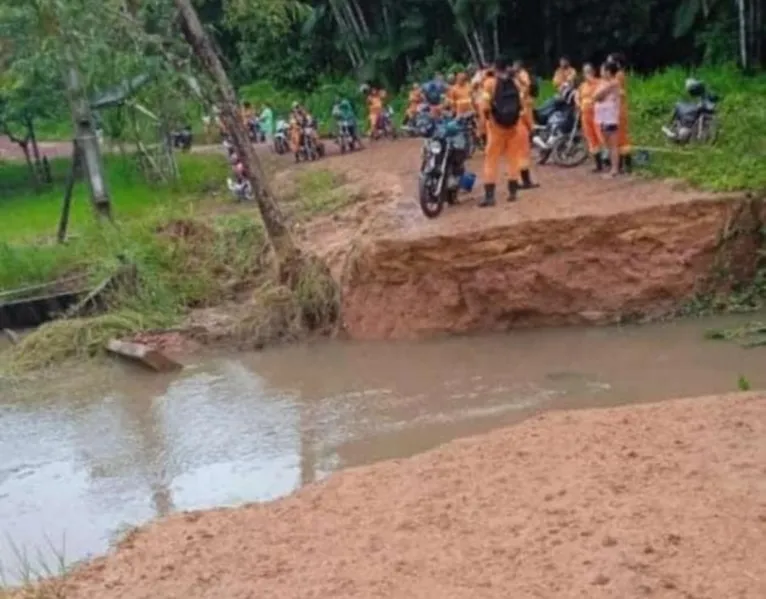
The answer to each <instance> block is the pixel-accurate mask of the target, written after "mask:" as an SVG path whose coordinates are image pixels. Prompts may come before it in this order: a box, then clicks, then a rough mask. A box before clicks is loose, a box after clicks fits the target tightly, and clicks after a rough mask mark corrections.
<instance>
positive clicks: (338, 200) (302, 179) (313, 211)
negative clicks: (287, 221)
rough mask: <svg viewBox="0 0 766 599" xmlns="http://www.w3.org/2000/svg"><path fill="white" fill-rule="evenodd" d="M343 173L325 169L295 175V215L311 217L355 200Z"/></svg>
mask: <svg viewBox="0 0 766 599" xmlns="http://www.w3.org/2000/svg"><path fill="white" fill-rule="evenodd" d="M345 183H346V181H345V179H344V178H343V176H342V175H340V174H338V173H335V172H332V171H330V170H325V169H310V170H304V171H301V172H299V173H297V174H296V175H295V188H294V191H293V194H292V195H293V200H294V201H293V209H294V211H295V212H294V216H296V217H298V218H310V217H313V216H319V215H321V214H329V213H332V212H336V211H338V210H340V209H342V208H345V207H346V206H348V205H349V204H351V203H352V202H353V201H354V197H353V196H352V194H351V193H349V190H348V189H347V188H346V187H344V184H345Z"/></svg>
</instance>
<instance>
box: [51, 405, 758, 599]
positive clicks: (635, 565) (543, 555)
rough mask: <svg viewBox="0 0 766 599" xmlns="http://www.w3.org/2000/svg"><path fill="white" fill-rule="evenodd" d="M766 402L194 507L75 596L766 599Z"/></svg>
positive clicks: (502, 446)
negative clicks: (261, 501)
mask: <svg viewBox="0 0 766 599" xmlns="http://www.w3.org/2000/svg"><path fill="white" fill-rule="evenodd" d="M765 464H766V398H763V397H756V396H742V395H740V396H735V397H729V398H721V397H716V398H705V399H693V400H682V401H677V402H670V403H663V404H657V405H651V406H642V407H632V408H620V409H612V410H603V411H577V412H563V413H553V414H547V415H544V416H540V417H538V418H537V419H535V420H533V421H528V422H527V423H525V424H521V425H519V426H517V427H514V428H510V429H507V430H504V431H499V432H496V433H491V434H489V435H485V436H481V437H477V438H473V439H467V440H463V441H457V442H453V443H450V444H448V445H446V446H444V447H442V448H441V449H438V450H436V451H432V452H430V453H427V454H424V455H421V456H418V457H414V458H411V459H408V460H403V461H399V462H387V463H381V464H378V465H374V466H371V467H365V468H359V469H357V470H350V471H345V472H343V473H340V474H336V475H333V476H332V477H331V478H330V479H329V480H328V481H327V482H326V483H321V484H317V485H313V486H310V487H308V488H305V489H304V490H302V491H300V492H298V493H297V494H295V495H294V496H292V497H289V498H287V499H284V500H279V501H276V502H274V503H270V504H265V505H253V506H249V507H243V508H238V509H233V510H214V511H209V512H204V513H193V514H181V515H177V516H172V517H170V518H168V519H166V520H164V521H160V522H157V523H155V524H151V525H149V526H147V527H146V528H144V529H143V530H141V531H140V532H137V533H135V534H132V535H130V536H129V537H128V538H127V539H126V540H125V541H124V542H123V543H122V544H121V545H120V546H119V547H118V549H117V550H116V551H115V552H114V553H113V554H111V555H109V556H108V557H106V558H104V559H98V560H96V561H94V562H93V563H91V564H89V565H86V566H85V567H83V568H81V569H80V570H79V571H78V572H77V573H76V574H75V575H74V576H73V577H72V578H71V580H70V582H69V585H68V588H67V593H66V595H65V596H66V597H67V598H68V599H117V598H120V599H150V598H152V599H153V598H154V597H163V598H164V599H173V598H176V597H177V598H179V599H195V598H210V599H213V598H215V599H218V598H220V597H224V596H225V597H227V598H231V599H240V598H241V599H245V598H256V597H274V598H276V599H309V598H316V599H319V598H324V597H333V598H334V599H351V598H360V599H362V598H363V599H369V598H371V597H381V598H386V599H399V598H401V599H410V598H413V597H422V598H424V599H437V598H438V599H443V598H452V599H457V598H466V599H469V598H470V599H475V598H483V599H492V598H498V599H507V598H509V597H513V598H514V599H532V598H546V599H570V598H571V599H574V598H588V599H607V598H610V599H633V598H643V597H653V598H658V599H690V598H692V597H693V598H696V599H721V598H728V597H738V598H741V599H761V598H762V597H764V596H766V562H764V560H763V547H764V546H766V485H764V474H766V471H765V470H764V465H765Z"/></svg>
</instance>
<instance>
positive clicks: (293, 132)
mask: <svg viewBox="0 0 766 599" xmlns="http://www.w3.org/2000/svg"><path fill="white" fill-rule="evenodd" d="M311 120H312V119H311V115H310V114H309V113H308V112H305V113H303V114H295V113H292V114H291V115H290V123H289V126H290V149H291V150H292V152H293V154H295V153H297V152H298V150H299V149H300V145H301V134H302V133H303V128H304V126H305V124H306V123H307V122H309V121H311ZM312 137H314V138H315V139H316V132H314V134H313V135H312Z"/></svg>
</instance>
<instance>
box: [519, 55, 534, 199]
mask: <svg viewBox="0 0 766 599" xmlns="http://www.w3.org/2000/svg"><path fill="white" fill-rule="evenodd" d="M512 72H513V77H514V81H515V82H516V87H518V89H519V93H520V95H521V108H522V110H521V122H520V124H521V126H522V127H523V128H524V129H525V130H526V135H524V136H522V137H523V139H519V140H518V141H517V143H516V144H515V146H514V147H515V149H516V151H517V152H518V153H519V155H518V158H517V164H518V166H519V170H520V172H521V186H522V187H523V188H524V189H532V188H535V187H539V186H540V185H539V184H537V183H533V182H532V174H531V172H530V167H531V164H532V142H531V141H530V140H531V137H532V131H533V129H534V126H535V116H534V115H535V98H534V95H533V93H532V92H533V90H532V77H530V76H529V71H527V69H525V68H524V64H523V63H522V62H521V61H520V60H516V61H514V63H513V69H512Z"/></svg>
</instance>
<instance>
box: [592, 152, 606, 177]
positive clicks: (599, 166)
mask: <svg viewBox="0 0 766 599" xmlns="http://www.w3.org/2000/svg"><path fill="white" fill-rule="evenodd" d="M593 162H594V163H595V164H596V166H595V167H594V168H593V172H594V173H600V172H602V171H603V170H604V159H603V158H602V157H601V152H596V153H595V154H593Z"/></svg>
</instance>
